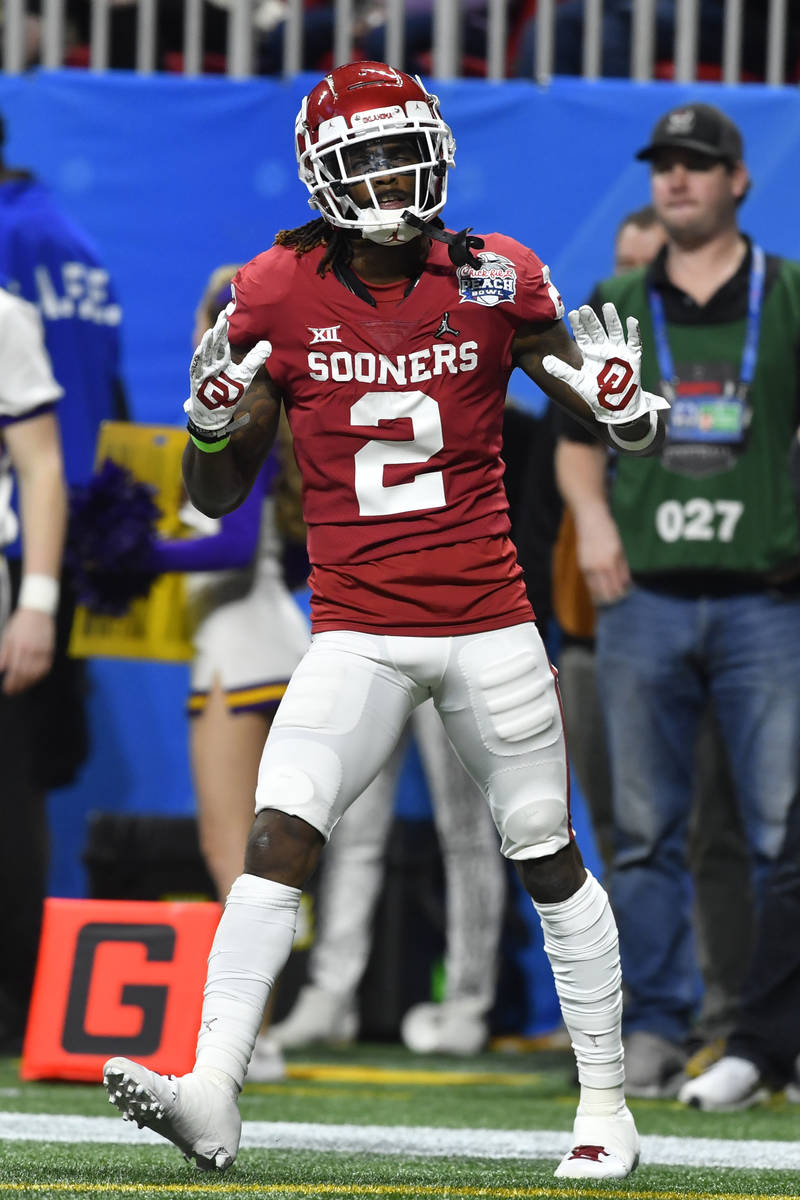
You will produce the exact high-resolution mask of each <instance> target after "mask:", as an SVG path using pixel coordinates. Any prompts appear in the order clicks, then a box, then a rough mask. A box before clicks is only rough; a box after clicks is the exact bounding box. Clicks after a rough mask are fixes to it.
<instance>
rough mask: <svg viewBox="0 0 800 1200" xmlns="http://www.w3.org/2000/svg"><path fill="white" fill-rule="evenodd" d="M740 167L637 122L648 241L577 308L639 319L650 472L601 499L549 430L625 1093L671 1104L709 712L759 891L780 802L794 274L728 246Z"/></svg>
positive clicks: (708, 116)
mask: <svg viewBox="0 0 800 1200" xmlns="http://www.w3.org/2000/svg"><path fill="white" fill-rule="evenodd" d="M743 155H744V151H743V144H742V136H741V133H740V131H739V130H738V129H737V127H736V125H734V123H733V122H732V121H731V120H730V118H729V117H728V116H726V115H725V113H723V112H721V111H720V110H719V109H718V108H715V107H713V106H711V105H708V104H687V105H682V106H681V107H679V108H674V109H672V110H671V111H670V112H668V113H666V114H665V115H664V116H663V117H662V118H661V119H660V120H659V121H658V122H657V123H656V126H655V128H654V129H653V131H652V135H651V138H650V141H649V143H648V144H647V145H646V146H644V147H643V148H642V149H641V150H640V151H639V152H638V154H637V158H639V159H640V160H643V161H646V162H649V163H650V170H651V192H652V202H653V206H654V208H655V210H656V213H657V214H658V216H659V218H660V220H661V221H662V223H663V225H664V228H665V229H666V232H667V241H666V245H665V246H664V248H663V249H662V251H661V252H660V253H659V254H658V255H657V257H656V258H655V260H654V261H653V263H652V264H651V265H650V266H649V267H647V268H642V269H640V270H638V271H633V272H630V273H628V274H626V275H624V276H620V277H616V278H613V279H609V280H606V281H604V282H603V283H601V284H600V285H599V286H598V287H597V288H596V289H595V293H594V295H593V297H592V300H591V304H592V306H593V307H594V308H595V309H598V310H599V309H600V307H601V305H602V303H603V302H606V301H614V302H615V303H616V305H617V308H618V310H619V311H620V314H621V315H622V316H623V317H625V316H629V315H636V316H637V317H638V318H639V320H640V322H641V325H642V337H643V342H644V346H645V349H644V355H643V360H642V372H643V379H644V381H645V386H646V387H647V388H648V389H651V390H653V391H657V392H661V393H662V394H666V395H667V396H668V398H669V399H670V400H671V402H672V408H671V410H670V413H669V422H668V433H667V439H666V442H665V445H664V447H663V449H662V451H661V452H660V454H659V455H658V456H654V457H653V458H651V459H649V460H643V459H642V460H635V461H632V460H628V459H625V460H623V459H622V458H617V460H616V462H615V464H614V468H613V471H612V480H611V486H610V493H609V494H608V495H607V493H606V470H607V458H606V453H605V451H604V449H603V448H602V447H601V446H600V445H599V444H597V443H596V442H593V441H592V440H591V437H587V436H586V435H584V434H583V431H582V430H579V429H577V428H576V427H575V426H574V424H573V425H570V426H569V427H567V426H566V424H563V425H562V428H561V430H560V434H561V436H560V439H559V444H558V448H557V458H556V466H557V472H558V480H559V484H560V486H561V489H562V493H563V495H564V498H565V500H566V501H567V503H568V504H569V505H570V507H571V508H572V510H573V512H574V516H575V523H576V530H577V539H578V557H579V562H580V564H581V567H582V570H583V572H584V575H585V577H586V580H587V583H588V586H589V590H590V592H591V594H592V598H593V600H594V602H595V604H596V606H597V657H596V663H597V676H598V688H599V691H600V694H601V699H602V702H603V706H604V712H605V717H606V725H607V732H608V742H609V752H610V756H611V764H612V777H613V780H614V797H613V808H614V822H613V823H614V841H615V850H616V853H615V859H614V868H613V872H612V878H611V894H612V902H613V905H614V911H615V914H616V918H617V922H618V925H619V930H620V945H621V952H622V967H623V973H624V977H625V981H626V986H627V1000H626V1009H625V1018H624V1032H625V1038H626V1074H627V1080H628V1091H629V1092H630V1093H631V1094H632V1095H634V1096H635V1095H640V1096H673V1095H676V1094H677V1092H678V1090H679V1088H680V1087H681V1084H682V1082H683V1078H684V1068H685V1064H686V1059H687V1041H688V1039H689V1037H690V1034H691V1031H692V1024H693V1021H694V1019H695V1017H696V1014H697V1008H698V1001H699V999H700V996H699V991H700V988H699V986H698V972H697V964H696V955H695V948H694V941H693V931H692V922H691V888H690V885H689V878H688V873H687V867H686V843H687V829H688V820H689V811H690V804H691V796H692V785H693V775H694V753H693V750H694V746H695V741H696V735H697V730H698V726H699V721H700V717H701V714H702V713H703V711H704V710H705V708H706V706H707V704H708V703H709V702H710V703H712V705H713V708H714V710H715V713H716V717H717V721H718V724H719V727H720V731H721V734H722V737H723V741H724V744H725V748H726V751H727V755H728V758H729V761H730V765H731V769H732V775H733V779H734V782H735V787H736V793H737V800H738V804H739V807H740V810H741V812H742V814H743V818H744V823H745V827H746V829H747V833H748V839H749V843H750V851H751V855H752V861H753V864H754V867H755V877H756V881H757V883H759V884H760V883H761V882H762V880H763V879H764V878H765V876H766V875H767V874H768V872H769V869H770V867H771V865H772V864H773V863H774V862H775V861H776V860H777V859H778V856H779V854H780V852H781V847H782V845H783V843H784V838H785V833H786V827H787V815H788V812H789V809H790V804H791V801H792V798H793V796H796V795H797V794H798V786H800V519H799V518H798V508H797V505H796V502H795V498H794V495H793V492H792V482H791V477H790V471H789V448H790V445H791V442H792V439H793V437H794V434H795V431H796V430H797V427H798V423H800V365H799V364H798V357H797V346H798V344H799V343H800V263H795V262H790V261H787V260H785V259H781V258H778V257H777V256H774V255H770V254H765V253H764V251H763V250H762V249H761V247H759V246H757V245H756V244H755V243H754V242H752V241H751V239H750V238H748V237H747V236H745V235H744V234H742V232H741V231H740V229H739V226H738V220H737V213H738V208H739V205H740V204H741V203H742V201H743V200H744V198H745V196H746V194H747V191H748V188H749V186H750V178H749V174H748V171H747V167H746V166H745V163H744V159H743ZM781 871H782V872H783V874H784V883H785V879H786V877H787V876H792V875H793V876H794V878H793V880H790V883H791V887H789V885H786V886H785V887H784V892H787V888H788V894H796V893H797V891H798V890H800V888H799V887H798V885H799V884H800V864H798V863H797V862H796V861H795V862H794V864H792V862H789V863H786V862H782V864H781ZM741 934H742V946H741V960H742V964H743V966H746V963H747V960H748V954H749V937H748V931H747V930H746V929H743V930H742V931H741ZM792 936H793V937H794V940H795V941H796V932H795V933H794V934H792ZM771 944H773V945H774V941H773V942H772V943H771ZM775 967H776V972H775V973H776V978H777V975H778V971H777V967H778V964H775ZM741 1074H742V1073H741V1072H740V1073H739V1074H738V1075H736V1078H735V1079H734V1078H733V1077H732V1076H731V1077H730V1078H729V1075H730V1073H726V1074H725V1079H724V1080H723V1083H724V1085H725V1086H724V1088H721V1089H717V1090H723V1091H725V1090H730V1089H728V1083H730V1084H731V1088H732V1089H733V1090H734V1091H735V1090H736V1088H737V1087H738V1086H739V1083H738V1081H739V1078H740V1076H741ZM716 1078H717V1081H719V1072H717V1077H716ZM784 1082H785V1080H784ZM750 1085H752V1078H751V1079H750V1081H749V1084H748V1086H750ZM686 1098H687V1099H691V1097H689V1096H687V1097H686ZM723 1099H724V1098H723ZM729 1099H730V1098H729ZM709 1106H711V1105H709Z"/></svg>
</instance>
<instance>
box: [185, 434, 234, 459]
mask: <svg viewBox="0 0 800 1200" xmlns="http://www.w3.org/2000/svg"><path fill="white" fill-rule="evenodd" d="M189 437H190V438H191V440H192V441H193V442H194V444H195V446H197V449H198V450H202V451H203V454H217V453H219V451H220V450H224V449H225V447H226V446H227V444H228V442H229V441H230V440H231V439H230V438H229V437H226V438H220V440H219V441H218V442H201V441H200V439H199V438H196V437H195V436H194V434H193V433H190V434H189Z"/></svg>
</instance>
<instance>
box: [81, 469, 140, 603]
mask: <svg viewBox="0 0 800 1200" xmlns="http://www.w3.org/2000/svg"><path fill="white" fill-rule="evenodd" d="M154 491H155V489H154V488H152V487H151V486H149V485H148V484H146V483H142V482H140V481H139V480H137V479H136V478H135V477H134V476H133V475H132V474H131V472H130V471H129V470H128V469H127V468H126V467H122V466H120V465H119V464H118V463H115V462H114V461H113V460H112V459H110V458H107V459H106V460H105V461H104V462H103V463H102V465H101V466H100V468H99V470H97V471H96V472H95V473H94V474H93V475H92V477H91V478H90V479H89V481H88V483H85V484H81V485H78V486H76V487H73V488H71V489H70V520H69V532H68V535H67V545H66V549H65V552H64V562H65V565H66V567H67V568H68V569H69V571H70V573H71V577H72V581H73V585H74V588H75V593H76V596H77V598H78V600H79V602H80V603H81V604H84V605H85V606H86V607H87V608H88V609H89V610H90V611H91V612H96V613H104V614H106V615H107V616H113V617H120V616H122V615H123V614H124V613H126V612H127V611H128V609H129V608H130V605H131V602H132V601H133V600H135V599H136V598H137V597H140V596H146V595H147V593H148V592H149V591H150V588H151V587H152V585H153V580H154V579H155V578H156V577H157V574H158V572H156V571H154V570H153V565H152V564H153V554H152V551H153V544H154V541H155V536H156V534H155V526H156V522H157V520H158V518H159V517H160V516H161V512H160V510H159V508H158V505H157V504H156V503H155V500H154V499H153V495H154Z"/></svg>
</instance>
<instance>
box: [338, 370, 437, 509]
mask: <svg viewBox="0 0 800 1200" xmlns="http://www.w3.org/2000/svg"><path fill="white" fill-rule="evenodd" d="M399 417H406V418H407V419H408V420H410V422H411V432H412V436H411V438H410V439H409V440H408V441H402V442H394V441H383V440H382V439H380V438H374V439H373V440H372V441H370V442H368V443H367V445H366V446H362V448H361V449H360V450H359V451H358V452H357V453H356V456H355V460H356V478H355V487H356V496H357V498H358V511H359V513H360V514H361V516H362V517H383V516H389V515H390V514H392V513H395V514H396V513H407V512H417V511H419V510H420V509H423V508H443V507H444V504H445V498H444V476H443V474H442V472H441V471H426V472H423V473H421V474H419V475H417V476H416V477H415V478H414V479H412V480H410V482H408V483H390V484H387V483H384V468H385V467H390V466H415V465H416V466H419V467H422V466H423V464H424V463H426V462H427V461H428V459H430V458H432V457H433V456H434V454H438V452H439V451H440V450H441V449H442V447H443V446H444V439H443V437H442V419H441V417H440V416H439V405H438V404H437V403H436V401H435V400H434V399H433V397H431V396H426V395H425V393H424V392H367V393H366V395H364V396H362V397H361V399H360V400H356V402H355V404H354V405H353V406H352V408H351V409H350V424H351V425H377V424H378V422H379V421H392V420H397V419H398V418H399Z"/></svg>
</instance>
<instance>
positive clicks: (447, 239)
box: [403, 209, 484, 267]
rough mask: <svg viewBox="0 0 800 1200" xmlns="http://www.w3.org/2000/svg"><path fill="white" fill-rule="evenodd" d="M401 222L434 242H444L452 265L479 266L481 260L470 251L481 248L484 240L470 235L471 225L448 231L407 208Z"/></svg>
mask: <svg viewBox="0 0 800 1200" xmlns="http://www.w3.org/2000/svg"><path fill="white" fill-rule="evenodd" d="M403 222H404V223H405V224H407V225H410V226H411V227H412V228H413V229H415V230H417V231H418V232H419V233H424V234H425V236H426V237H429V238H431V239H432V240H433V241H434V242H444V244H445V245H446V246H447V253H448V256H449V258H450V262H451V263H452V264H453V266H454V267H465V266H467V264H469V266H471V267H479V266H480V265H481V260H480V259H479V258H476V257H475V255H474V254H473V253H472V251H473V250H482V249H483V247H484V241H483V238H480V237H470V232H471V230H472V226H471V225H468V226H467V227H466V229H462V230H460V231H459V232H458V233H448V231H447V230H446V229H442V228H441V227H440V226H439V225H436V224H434V222H433V221H423V220H422V218H421V217H418V216H416V215H415V214H414V213H412V212H409V210H408V209H406V210H405V212H404V213H403Z"/></svg>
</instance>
